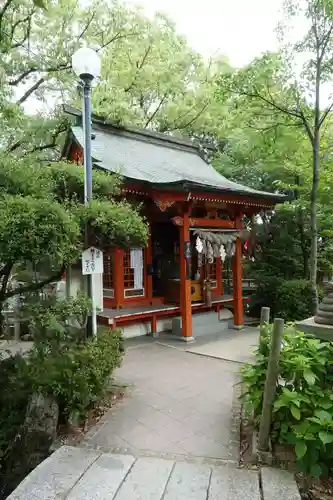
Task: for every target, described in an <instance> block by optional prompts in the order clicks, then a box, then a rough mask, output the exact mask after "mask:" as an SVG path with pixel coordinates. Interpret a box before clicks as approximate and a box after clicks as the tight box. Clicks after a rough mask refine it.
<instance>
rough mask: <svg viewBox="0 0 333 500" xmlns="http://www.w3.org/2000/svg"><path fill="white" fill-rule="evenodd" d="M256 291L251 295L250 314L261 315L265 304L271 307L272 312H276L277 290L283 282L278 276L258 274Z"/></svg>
mask: <svg viewBox="0 0 333 500" xmlns="http://www.w3.org/2000/svg"><path fill="white" fill-rule="evenodd" d="M255 280H256V293H255V294H254V295H253V296H252V297H251V312H250V315H254V316H260V310H261V308H262V307H263V306H265V307H270V309H271V313H272V314H273V315H274V314H275V307H276V304H277V292H278V289H279V287H280V285H281V283H282V282H283V280H282V279H281V278H280V277H278V276H271V275H266V274H262V273H261V274H257V276H256V278H255Z"/></svg>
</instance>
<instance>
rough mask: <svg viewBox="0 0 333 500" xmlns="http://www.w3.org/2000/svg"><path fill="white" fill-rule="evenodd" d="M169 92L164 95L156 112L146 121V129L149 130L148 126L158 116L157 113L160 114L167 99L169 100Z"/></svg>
mask: <svg viewBox="0 0 333 500" xmlns="http://www.w3.org/2000/svg"><path fill="white" fill-rule="evenodd" d="M167 95H168V94H167V92H166V93H165V94H164V96H163V97H162V99H161V100H160V102H159V104H158V106H156V109H155V111H154V112H153V113H152V114H151V115H150V117H149V118H148V120H147V121H146V123H145V127H144V128H147V127H148V125H149V124H150V123H151V122H152V121H153V119H154V118H155V116H156V115H157V113H158V112H159V110H160V109H161V107H162V104H163V103H164V102H165V99H166V98H167Z"/></svg>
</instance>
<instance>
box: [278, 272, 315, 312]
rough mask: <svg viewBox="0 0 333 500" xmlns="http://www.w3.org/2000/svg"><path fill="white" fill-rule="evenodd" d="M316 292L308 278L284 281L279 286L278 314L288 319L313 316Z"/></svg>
mask: <svg viewBox="0 0 333 500" xmlns="http://www.w3.org/2000/svg"><path fill="white" fill-rule="evenodd" d="M313 301H314V294H313V292H312V289H311V283H310V282H309V281H307V280H292V281H283V282H282V283H280V285H279V286H278V288H277V293H276V305H275V309H276V315H277V316H278V317H279V318H283V319H285V320H287V321H296V320H301V319H305V318H308V317H309V316H312V311H313Z"/></svg>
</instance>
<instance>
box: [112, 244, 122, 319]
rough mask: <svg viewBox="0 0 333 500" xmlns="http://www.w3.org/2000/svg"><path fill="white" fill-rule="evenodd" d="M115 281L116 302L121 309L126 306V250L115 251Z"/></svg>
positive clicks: (117, 249)
mask: <svg viewBox="0 0 333 500" xmlns="http://www.w3.org/2000/svg"><path fill="white" fill-rule="evenodd" d="M113 281H114V282H113V287H114V301H115V305H116V308H117V309H119V308H121V307H123V305H124V250H121V249H120V248H115V249H114V260H113Z"/></svg>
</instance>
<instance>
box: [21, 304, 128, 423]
mask: <svg viewBox="0 0 333 500" xmlns="http://www.w3.org/2000/svg"><path fill="white" fill-rule="evenodd" d="M29 310H30V314H31V319H30V323H29V326H30V331H31V332H32V334H33V339H34V348H33V350H32V351H31V352H30V354H29V357H28V360H27V363H28V364H27V366H28V378H29V381H30V384H31V390H32V392H41V393H43V394H45V395H52V396H54V397H55V398H56V400H57V402H58V404H59V407H60V409H61V413H62V417H63V418H65V419H68V418H69V416H70V415H71V414H73V413H75V414H79V415H81V416H83V415H84V414H85V413H86V412H87V409H88V408H89V407H90V406H91V405H92V404H93V403H94V402H95V401H97V400H98V399H100V398H101V396H103V394H104V393H105V391H106V390H107V384H108V381H109V379H110V377H111V375H112V372H113V371H114V369H115V368H116V367H117V366H119V365H120V362H121V359H122V352H123V346H122V337H121V334H120V333H119V332H117V331H116V332H113V331H110V329H109V328H105V329H104V328H102V329H100V330H99V332H98V336H97V339H96V340H88V341H87V340H85V325H86V318H87V314H88V310H89V301H88V300H87V299H86V297H85V296H78V297H77V298H76V299H69V300H68V299H66V300H57V299H55V298H47V299H45V300H44V301H41V302H39V303H37V304H35V305H33V306H32V307H31V306H30V307H29Z"/></svg>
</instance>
